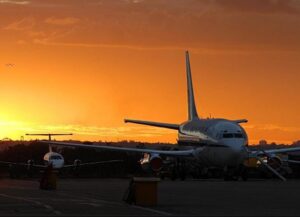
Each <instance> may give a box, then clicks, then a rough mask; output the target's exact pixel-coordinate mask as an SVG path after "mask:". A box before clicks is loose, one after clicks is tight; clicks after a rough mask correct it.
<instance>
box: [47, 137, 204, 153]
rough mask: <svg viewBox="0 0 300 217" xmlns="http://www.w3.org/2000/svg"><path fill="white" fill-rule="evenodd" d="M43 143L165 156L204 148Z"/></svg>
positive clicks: (193, 151)
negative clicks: (182, 148)
mask: <svg viewBox="0 0 300 217" xmlns="http://www.w3.org/2000/svg"><path fill="white" fill-rule="evenodd" d="M41 142H43V143H48V144H52V145H58V146H65V147H78V148H92V149H103V150H111V151H124V152H137V153H150V154H159V155H165V156H176V157H181V156H193V155H194V153H195V151H197V152H199V151H201V150H200V149H202V148H197V150H196V149H188V150H176V151H175V150H170V151H166V150H156V149H143V148H126V147H116V146H103V145H85V144H79V143H69V142H52V141H41Z"/></svg>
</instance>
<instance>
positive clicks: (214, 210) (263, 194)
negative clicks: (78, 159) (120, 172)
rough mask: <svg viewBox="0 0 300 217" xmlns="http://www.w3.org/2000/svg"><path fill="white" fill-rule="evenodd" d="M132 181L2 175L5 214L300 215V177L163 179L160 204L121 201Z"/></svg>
mask: <svg viewBox="0 0 300 217" xmlns="http://www.w3.org/2000/svg"><path fill="white" fill-rule="evenodd" d="M128 184H129V180H128V179H60V180H59V182H58V188H57V190H55V191H45V190H40V189H39V188H38V186H39V183H38V181H37V180H10V179H0V215H1V216H22V215H23V216H49V215H50V216H57V215H62V216H64V215H65V216H167V215H175V216H176V215H179V216H183V215H184V216H187V215H191V216H283V215H284V216H299V215H300V205H299V195H300V188H299V186H300V181H297V180H289V181H287V182H281V181H277V180H251V181H248V182H224V181H221V180H188V181H175V182H172V181H168V180H166V181H162V182H160V183H159V201H158V206H156V207H139V206H131V205H127V204H126V203H124V202H123V201H122V197H123V194H124V192H125V190H126V188H127V187H128Z"/></svg>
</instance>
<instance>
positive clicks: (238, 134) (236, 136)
mask: <svg viewBox="0 0 300 217" xmlns="http://www.w3.org/2000/svg"><path fill="white" fill-rule="evenodd" d="M234 137H235V138H244V137H243V134H241V133H235V134H234Z"/></svg>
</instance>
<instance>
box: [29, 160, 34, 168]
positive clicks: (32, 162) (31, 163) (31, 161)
mask: <svg viewBox="0 0 300 217" xmlns="http://www.w3.org/2000/svg"><path fill="white" fill-rule="evenodd" d="M33 165H34V160H28V161H27V170H32V168H33Z"/></svg>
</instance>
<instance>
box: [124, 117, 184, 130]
mask: <svg viewBox="0 0 300 217" xmlns="http://www.w3.org/2000/svg"><path fill="white" fill-rule="evenodd" d="M124 122H125V123H135V124H143V125H149V126H153V127H162V128H168V129H173V130H178V129H179V124H168V123H159V122H152V121H140V120H132V119H124Z"/></svg>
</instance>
